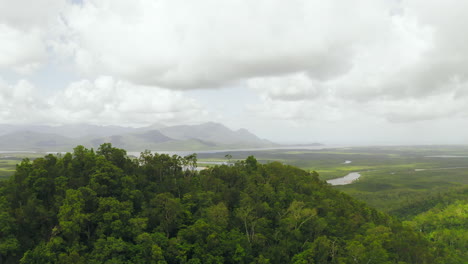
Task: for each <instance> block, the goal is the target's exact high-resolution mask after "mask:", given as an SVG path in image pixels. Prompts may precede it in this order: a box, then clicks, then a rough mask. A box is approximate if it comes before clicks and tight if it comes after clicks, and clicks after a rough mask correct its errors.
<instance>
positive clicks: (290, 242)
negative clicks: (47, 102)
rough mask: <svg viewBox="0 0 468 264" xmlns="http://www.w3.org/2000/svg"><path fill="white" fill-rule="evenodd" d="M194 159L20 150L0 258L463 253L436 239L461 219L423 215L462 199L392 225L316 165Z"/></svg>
mask: <svg viewBox="0 0 468 264" xmlns="http://www.w3.org/2000/svg"><path fill="white" fill-rule="evenodd" d="M196 162H197V160H196V155H189V156H186V157H180V156H176V155H173V156H169V155H166V154H153V153H151V152H149V151H146V152H143V153H142V154H141V156H140V157H139V158H137V159H132V158H129V157H127V155H126V152H125V150H122V149H118V148H113V147H112V146H111V145H110V144H103V145H101V146H100V147H99V149H98V150H97V151H94V150H92V149H86V148H84V147H82V146H78V147H76V148H75V149H74V151H73V153H67V154H63V155H47V156H45V157H43V158H38V159H35V160H34V161H30V160H28V159H25V160H23V161H22V162H21V163H20V164H18V165H17V168H16V172H15V174H14V175H13V176H12V177H11V178H10V179H9V180H7V181H4V182H1V183H0V263H28V264H30V263H160V264H162V263H191V264H195V263H297V264H306V263H311V264H312V263H316V264H318V263H380V264H385V263H389V264H390V263H395V264H404V263H407V264H410V263H411V264H418V263H463V262H461V261H462V260H460V259H459V258H458V257H457V256H454V255H453V254H450V253H449V252H447V250H443V249H444V248H445V245H446V243H445V242H444V241H438V240H437V237H440V235H439V233H440V232H445V231H444V230H446V229H447V226H449V227H450V226H453V225H456V228H457V230H460V231H463V230H464V226H463V223H458V222H456V223H453V221H452V222H450V220H447V221H445V222H444V221H442V224H441V226H435V225H433V224H431V223H433V222H431V221H432V220H431V219H436V220H437V219H439V218H441V219H444V218H445V216H447V217H450V216H453V215H457V214H458V213H460V210H461V209H460V208H461V207H463V208H462V209H463V210H466V205H464V204H454V205H451V206H447V207H443V208H439V210H437V209H434V210H432V211H430V212H427V213H425V214H421V215H418V216H417V217H416V218H414V221H410V222H407V223H406V224H402V223H401V222H400V221H398V220H396V219H394V218H392V217H389V216H388V215H386V214H383V213H381V212H379V211H377V210H375V209H372V208H369V207H368V206H366V205H365V204H364V203H362V202H358V201H357V200H354V199H352V198H351V197H350V196H348V195H346V194H344V193H342V192H339V191H337V190H335V189H333V188H332V187H331V186H329V185H328V184H326V183H325V182H324V181H321V180H320V179H319V177H318V174H317V173H315V172H307V171H304V170H301V169H298V168H296V167H292V166H288V165H284V164H281V163H279V162H272V163H267V164H260V163H259V162H257V160H256V159H255V158H254V157H253V156H250V157H248V158H247V159H246V160H244V161H238V162H236V163H235V164H229V165H221V166H214V167H210V168H207V169H205V170H202V171H197V170H196V166H197V164H196ZM438 217H439V218H438ZM439 222H440V221H439ZM444 225H445V226H444ZM421 228H423V229H424V231H425V232H426V233H427V234H430V235H432V236H433V237H435V238H436V239H430V238H428V236H425V235H424V234H425V233H423V232H421ZM441 230H442V231H441ZM450 230H451V229H450ZM447 232H449V231H447ZM462 234H465V235H466V229H465V233H463V232H462V233H460V232H458V233H457V232H455V235H459V236H460V235H462ZM461 239H463V238H461ZM434 240H436V241H434ZM465 241H466V240H465ZM438 243H439V244H438ZM453 243H458V244H457V245H456V247H457V248H460V247H461V249H463V247H466V244H461V243H462V242H460V241H458V240H457V241H454V242H453ZM465 243H466V242H465Z"/></svg>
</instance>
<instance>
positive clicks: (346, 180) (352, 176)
mask: <svg viewBox="0 0 468 264" xmlns="http://www.w3.org/2000/svg"><path fill="white" fill-rule="evenodd" d="M359 177H361V174H360V173H359V172H350V173H348V175H346V176H344V177H341V178H336V179H331V180H328V181H327V183H329V184H331V185H346V184H351V183H353V182H354V181H355V180H357V179H359Z"/></svg>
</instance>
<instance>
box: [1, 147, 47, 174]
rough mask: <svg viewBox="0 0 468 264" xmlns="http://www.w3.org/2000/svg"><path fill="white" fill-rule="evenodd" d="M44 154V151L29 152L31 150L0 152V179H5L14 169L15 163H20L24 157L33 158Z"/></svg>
mask: <svg viewBox="0 0 468 264" xmlns="http://www.w3.org/2000/svg"><path fill="white" fill-rule="evenodd" d="M44 155H46V154H45V153H31V152H24V153H23V152H13V153H6V152H1V153H0V180H4V179H7V178H8V177H10V176H11V175H13V173H14V172H15V169H16V164H18V163H20V162H21V160H23V159H24V158H30V159H35V158H38V157H42V156H44Z"/></svg>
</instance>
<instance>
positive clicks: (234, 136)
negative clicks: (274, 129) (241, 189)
mask: <svg viewBox="0 0 468 264" xmlns="http://www.w3.org/2000/svg"><path fill="white" fill-rule="evenodd" d="M160 130H161V132H162V133H163V134H165V135H167V136H169V137H171V138H174V139H179V140H188V139H198V140H202V141H207V142H213V143H216V144H218V145H219V144H221V145H249V146H252V147H264V146H273V145H274V143H272V142H270V141H267V140H262V139H260V138H259V137H257V136H256V135H254V134H252V133H250V132H249V131H248V130H246V129H239V130H237V131H233V130H231V129H229V128H227V127H225V126H224V125H222V124H219V123H214V122H209V123H204V124H200V125H192V126H189V125H181V126H172V127H165V128H161V129H160Z"/></svg>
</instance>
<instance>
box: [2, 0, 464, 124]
mask: <svg viewBox="0 0 468 264" xmlns="http://www.w3.org/2000/svg"><path fill="white" fill-rule="evenodd" d="M26 7H28V8H26ZM467 12H468V3H467V2H466V1H461V0H448V1H422V0H358V1H353V2H346V1H337V0H329V1H323V0H320V1H319V0H292V1H281V0H270V1H238V0H221V1H215V0H201V1H193V2H187V1H182V0H159V1H153V0H136V1H131V2H129V1H126V0H83V1H80V2H76V1H75V2H73V1H65V0H37V1H33V2H31V1H26V0H18V1H14V2H11V1H4V0H0V77H2V76H3V79H4V80H3V81H2V83H1V84H0V99H1V100H3V101H2V102H3V105H2V106H0V111H1V113H2V114H1V115H2V118H3V119H2V121H3V122H6V121H8V120H14V119H16V120H31V121H32V120H35V121H38V122H42V121H44V122H45V121H46V120H47V122H82V121H84V120H90V121H91V122H95V123H98V122H104V123H105V122H107V123H132V124H140V123H151V122H153V120H155V121H156V122H157V121H167V122H173V123H176V122H182V123H183V122H188V121H193V120H200V121H203V117H206V118H207V119H209V116H223V111H225V113H227V112H228V111H229V109H226V110H220V111H221V113H213V112H211V113H208V112H207V110H206V109H207V106H209V105H206V104H205V105H202V104H201V103H200V102H199V101H197V100H195V99H193V98H191V97H190V96H188V95H187V94H196V91H199V90H200V89H211V91H219V96H217V97H215V96H213V98H210V99H212V100H221V101H222V100H229V98H225V96H224V94H225V92H224V91H225V90H226V87H240V88H242V89H239V91H240V92H242V91H245V88H246V87H247V88H248V89H250V90H251V91H254V92H255V94H256V96H257V98H256V99H255V100H254V102H253V103H252V100H249V104H248V105H246V104H244V103H243V102H242V101H239V107H244V108H245V119H249V120H253V118H258V120H263V121H262V122H260V121H259V122H258V123H264V122H267V120H289V121H292V122H295V123H296V124H311V123H314V122H331V123H339V122H342V123H343V125H344V126H345V125H346V123H347V122H350V121H349V120H352V119H356V118H360V119H365V120H380V121H382V122H387V123H390V124H391V123H395V124H404V123H414V122H418V121H421V122H426V121H428V120H429V121H430V120H445V119H447V120H448V119H450V118H461V119H465V118H466V114H464V113H466V112H468V96H467V95H468V46H467V45H466V43H468V35H466V34H464V32H463V29H464V28H466V27H467V26H468V17H466V13H467ZM51 62H56V63H58V65H66V66H67V67H71V68H72V70H73V71H74V72H75V73H76V76H78V78H76V79H71V80H69V83H68V84H66V85H64V86H63V88H62V89H59V90H57V91H48V93H47V94H50V95H51V96H49V97H47V98H44V97H43V96H42V94H43V93H42V92H41V91H42V90H47V89H48V88H47V85H45V86H44V84H43V83H42V84H37V83H34V82H33V81H32V79H34V78H32V77H31V78H30V76H33V77H34V74H39V72H40V71H41V70H47V67H48V65H49V64H50V63H51ZM70 65H71V66H70ZM11 72H14V73H15V74H17V77H15V78H13V80H12V78H11V77H9V78H7V77H8V75H11ZM15 76H16V75H15ZM188 91H189V92H188ZM246 95H247V93H246ZM248 95H249V96H250V95H251V94H250V93H249V94H248ZM239 97H241V96H239ZM208 101H209V100H208ZM208 108H209V107H208ZM32 112H33V113H32ZM27 113H29V115H28V114H27ZM52 113H53V114H52ZM52 116H53V118H52ZM227 116H228V115H227ZM238 120H242V117H238ZM380 121H379V122H380ZM239 122H241V121H239ZM251 123H252V124H255V122H254V121H251Z"/></svg>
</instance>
